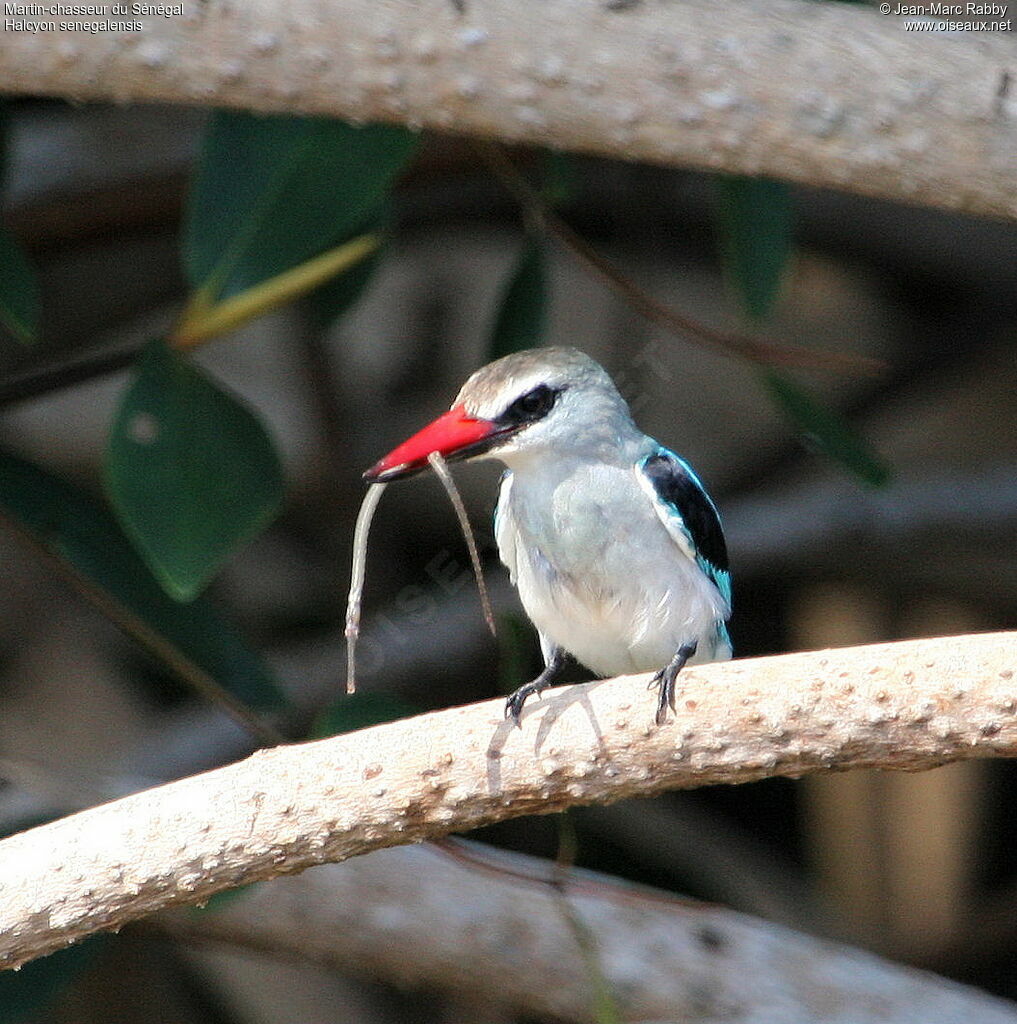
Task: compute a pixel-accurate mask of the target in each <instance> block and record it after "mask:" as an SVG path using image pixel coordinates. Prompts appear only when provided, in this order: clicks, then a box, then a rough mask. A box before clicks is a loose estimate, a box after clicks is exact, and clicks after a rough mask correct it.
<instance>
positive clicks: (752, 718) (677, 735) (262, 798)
mask: <svg viewBox="0 0 1017 1024" xmlns="http://www.w3.org/2000/svg"><path fill="white" fill-rule="evenodd" d="M1015 661H1017V634H1014V633H995V634H981V635H975V636H966V637H947V638H943V639H936V640H915V641H906V642H901V643H895V644H875V645H871V646H866V647H855V648H845V649H841V650H834V651H821V652H813V653H804V654H788V655H780V656H776V657H769V658H756V659H747V660H743V661H734V662H728V663H723V664H716V665H707V666H703V667H698V666H697V667H696V668H694V669H686V670H685V671H684V672H683V673H682V676H681V682H682V692H681V694H680V695H679V700H678V714H677V716H676V717H675V718H674V719H672V720H670V721H668V722H667V723H666V724H665V725H664V726H663V727H660V728H658V727H656V726H654V724H653V707H652V703H653V702H652V700H651V699H650V698H649V696H648V695H647V693H646V681H647V677H646V676H628V677H623V678H620V679H617V680H611V681H604V682H596V683H592V684H588V685H583V686H571V687H564V688H560V689H557V690H554V691H551V692H549V694H548V696H547V697H546V698H545V699H544V700H542V701H536V702H534V703H533V705H532V706H531V707H530V708H528V709H527V712H526V714H524V716H523V722H522V728H521V729H515V728H514V727H513V726H512V725H511V724H509V723H507V722H506V721H505V719H504V716H503V703H502V701H500V700H495V701H486V702H483V703H480V704H474V705H470V706H467V707H461V708H451V709H449V710H446V711H438V712H434V713H432V714H429V715H423V716H420V717H418V718H414V719H409V720H404V721H401V722H394V723H391V724H388V725H384V726H378V727H375V728H373V729H365V730H362V731H360V732H356V733H350V734H348V735H345V736H340V737H336V738H334V739H329V740H320V741H317V742H313V743H306V744H301V745H295V746H288V747H276V748H274V749H271V750H262V751H259V752H258V753H256V754H254V755H253V756H252V757H250V758H248V759H246V760H244V761H241V762H238V763H237V764H233V765H230V766H228V767H225V768H220V769H217V770H215V771H212V772H208V773H205V774H203V775H197V776H194V777H192V778H189V779H184V780H182V781H179V782H174V783H171V784H169V785H166V786H162V787H159V788H157V789H153V790H149V791H147V792H143V793H138V794H135V795H133V796H130V797H127V798H125V799H123V800H118V801H115V802H113V803H110V804H106V805H104V806H101V807H96V808H92V809H91V810H88V811H84V812H82V813H80V814H75V815H72V816H70V817H68V818H64V819H62V820H60V821H57V822H54V823H52V824H50V825H45V826H43V827H41V828H37V829H33V830H31V831H29V832H25V833H22V834H21V835H18V836H14V837H12V838H10V839H7V840H5V841H4V842H3V843H0V965H3V966H5V967H13V966H16V965H18V964H21V963H24V962H26V961H27V960H30V959H32V958H33V957H35V956H39V955H41V954H43V953H48V952H51V951H53V950H55V949H58V948H60V947H61V946H63V945H65V944H67V943H69V942H73V941H75V940H76V939H80V938H82V937H84V936H85V935H88V934H90V933H92V932H94V931H99V930H102V929H109V928H116V927H119V926H120V925H122V924H124V923H126V922H127V921H131V920H134V919H136V918H139V917H142V916H144V915H145V914H149V913H151V912H152V911H154V910H159V909H162V908H163V907H167V906H171V905H173V904H178V903H195V902H200V901H202V900H206V899H208V897H209V896H211V895H212V894H213V893H216V892H219V891H221V890H223V889H227V888H230V887H233V886H237V885H241V884H243V883H246V882H252V881H257V880H259V879H264V878H270V877H273V876H275V875H281V874H287V873H292V872H296V871H302V870H303V869H305V868H307V867H311V866H312V865H315V864H320V863H322V862H325V861H341V860H345V859H346V858H348V857H352V856H356V855H357V854H361V853H367V852H369V851H370V850H376V849H380V848H382V847H386V846H396V845H401V844H404V843H412V842H416V841H418V840H421V839H426V838H431V837H435V836H439V835H445V834H447V833H449V832H460V831H465V830H468V829H472V828H476V827H477V826H480V825H484V824H488V823H491V822H495V821H501V820H504V819H506V818H511V817H518V816H520V815H525V814H547V813H551V812H554V811H559V810H562V809H563V808H565V807H569V806H572V805H574V804H587V803H595V802H607V801H610V800H617V799H621V798H622V797H628V796H636V795H646V794H650V793H658V792H661V791H662V790H665V789H673V788H683V787H684V788H691V787H695V786H703V785H709V784H714V783H722V782H723V783H733V782H747V781H751V780H754V779H760V778H764V777H767V776H775V775H780V776H792V777H797V776H800V775H803V774H805V773H808V772H815V771H821V770H824V769H830V768H850V767H862V766H879V767H884V768H903V769H909V770H915V769H920V768H930V767H933V766H935V765H940V764H945V763H947V762H949V761H955V760H961V759H964V758H971V757H999V756H1013V755H1015V754H1017V688H1015V685H1014V679H1013V673H1014V662H1015Z"/></svg>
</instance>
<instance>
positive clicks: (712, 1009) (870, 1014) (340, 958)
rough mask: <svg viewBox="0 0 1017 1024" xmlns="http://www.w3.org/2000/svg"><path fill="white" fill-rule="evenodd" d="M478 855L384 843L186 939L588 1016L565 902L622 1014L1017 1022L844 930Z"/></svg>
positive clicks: (284, 886) (566, 1015) (1015, 1015)
mask: <svg viewBox="0 0 1017 1024" xmlns="http://www.w3.org/2000/svg"><path fill="white" fill-rule="evenodd" d="M499 862H501V866H502V867H503V868H504V870H505V871H506V872H520V873H523V874H530V875H532V876H533V878H534V879H535V880H532V881H528V880H525V879H523V878H519V877H509V876H508V875H507V874H498V873H493V872H489V871H481V870H477V868H476V867H474V866H472V865H469V864H462V863H458V862H457V861H455V860H452V859H451V858H450V857H449V856H448V855H447V854H445V853H443V852H441V851H439V850H437V849H436V848H434V847H431V846H424V847H404V848H402V849H397V850H384V851H381V852H379V853H378V854H376V855H374V856H371V857H361V858H358V859H357V860H354V861H350V862H349V863H347V864H339V865H329V866H328V867H326V868H323V869H321V870H319V871H311V872H308V873H307V874H304V875H301V876H300V877H299V878H285V879H276V880H275V881H272V882H269V883H266V884H265V885H260V886H257V887H256V888H255V889H253V890H251V891H250V892H249V893H247V894H245V896H244V897H243V898H242V899H239V900H237V901H234V902H232V903H230V904H227V905H226V906H225V907H223V908H222V909H220V910H216V911H215V912H214V913H209V914H206V915H201V916H199V917H196V916H195V915H194V914H179V915H177V914H174V915H173V916H172V917H171V918H163V919H162V920H161V921H160V924H162V925H163V926H164V927H167V928H169V929H170V931H171V932H172V933H173V934H177V935H180V936H182V937H184V938H189V939H192V940H194V939H205V940H223V941H226V942H228V943H230V944H231V945H233V944H239V945H240V946H246V947H248V948H253V949H261V950H266V951H270V952H272V953H275V954H279V955H284V956H285V955H296V956H299V957H300V958H301V959H304V960H312V961H316V962H319V963H322V964H326V965H329V966H335V967H338V968H339V969H341V970H343V971H345V972H348V973H351V974H354V975H356V976H358V977H365V976H366V977H370V978H376V979H380V980H384V981H387V982H389V983H394V984H396V985H399V986H400V987H403V988H407V987H408V988H416V989H426V990H428V991H434V990H439V991H442V990H444V991H450V992H456V993H460V994H465V995H474V996H476V997H478V998H481V999H483V1000H484V1001H485V1002H487V1003H489V1004H490V1003H493V1004H495V1005H503V1006H507V1007H510V1008H511V1009H513V1010H515V1011H522V1012H524V1013H526V1014H529V1015H532V1016H535V1017H540V1018H541V1019H544V1018H547V1017H552V1018H554V1019H555V1020H564V1021H575V1022H577V1024H579V1022H581V1024H587V1022H589V1024H593V1022H594V1021H595V1020H596V1019H597V1017H596V1015H595V1013H594V1007H593V993H594V991H595V988H594V985H593V983H592V980H591V978H590V973H589V967H588V965H587V963H586V962H585V961H584V958H583V956H582V954H581V952H580V950H579V948H578V946H577V942H576V936H575V932H574V930H573V929H571V928H570V926H569V923H568V918H567V914H568V913H571V914H573V915H575V916H577V917H578V918H579V919H580V920H581V921H582V923H583V924H584V925H585V929H586V932H587V933H588V934H589V935H590V936H592V937H593V941H594V942H595V950H596V959H597V965H598V968H599V970H600V971H601V973H602V975H603V978H604V980H605V981H606V982H607V984H608V986H609V987H610V990H611V993H612V996H613V997H614V999H615V1001H616V1003H617V1006H618V1009H619V1011H620V1014H621V1017H622V1019H623V1020H631V1021H695V1022H697V1024H732V1022H737V1024H815V1022H816V1021H822V1022H823V1024H932V1022H935V1024H968V1022H969V1021H978V1022H979V1024H1015V1022H1017V1006H1014V1005H1013V1004H1011V1003H1007V1002H1004V1001H1003V1000H1000V999H995V998H993V997H991V996H987V995H985V994H984V993H982V992H978V991H976V990H975V989H970V988H967V987H965V986H963V985H958V984H956V983H954V982H950V981H946V980H944V979H943V978H939V977H936V976H935V975H932V974H928V973H926V972H924V971H918V970H914V969H913V968H906V967H900V966H897V965H894V964H890V963H888V962H887V961H885V960H883V959H881V958H879V957H877V956H874V955H873V954H871V953H863V952H861V951H860V950H857V949H851V948H849V947H847V946H843V945H841V944H839V943H835V942H828V941H825V940H822V939H816V938H811V937H809V936H807V935H802V934H800V933H798V932H794V931H791V930H790V929H788V928H782V927H780V926H779V925H775V924H771V923H768V922H765V921H761V920H758V919H755V918H751V917H747V916H745V915H744V914H738V913H735V912H733V911H730V910H724V909H722V908H719V907H713V906H707V905H705V904H702V903H697V902H694V901H692V900H679V899H670V898H667V897H665V896H663V895H658V894H656V893H653V892H651V891H648V890H645V889H639V888H635V887H631V888H630V887H625V886H622V885H619V884H618V883H617V882H612V881H611V880H610V879H606V878H604V877H602V876H596V875H591V874H589V873H587V872H577V873H575V874H573V875H571V876H570V880H569V883H568V885H567V886H566V889H565V892H566V894H567V895H566V896H565V898H566V899H567V900H568V903H569V907H568V909H566V908H565V907H564V906H563V903H562V899H563V897H562V896H561V895H560V894H559V893H558V892H557V891H556V890H554V889H552V888H551V887H550V886H548V885H546V884H541V883H540V881H537V880H536V879H541V878H544V877H546V874H547V864H546V862H541V861H535V860H531V859H530V858H524V857H519V856H512V857H498V858H495V863H496V864H497V863H499Z"/></svg>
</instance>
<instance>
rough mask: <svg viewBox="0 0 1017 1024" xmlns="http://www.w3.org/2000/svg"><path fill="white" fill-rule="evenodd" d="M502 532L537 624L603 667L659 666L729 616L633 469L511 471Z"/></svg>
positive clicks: (503, 547) (614, 670) (615, 670)
mask: <svg viewBox="0 0 1017 1024" xmlns="http://www.w3.org/2000/svg"><path fill="white" fill-rule="evenodd" d="M497 534H498V545H499V549H500V551H501V555H502V560H503V561H504V562H505V564H506V565H507V566H508V567H509V570H510V571H511V573H512V577H513V581H514V582H515V584H516V587H517V588H518V590H519V597H520V600H521V601H522V603H523V607H524V608H525V609H526V612H527V614H528V615H529V617H530V618H531V619H532V620H533V623H534V625H535V626H536V627H537V628H538V629H539V630H540V631H541V632H542V633H543V634H544V635H545V636H547V637H549V638H550V639H551V640H553V641H554V642H555V643H556V644H558V645H559V646H561V647H563V648H565V650H567V651H569V652H570V653H572V654H574V655H575V656H576V657H577V658H578V659H579V661H581V662H582V663H583V664H585V665H586V666H587V667H589V668H591V669H593V670H594V671H595V672H598V673H599V674H601V675H614V674H619V673H621V672H630V671H645V670H649V669H653V668H659V667H661V666H662V665H664V664H666V663H667V661H668V660H669V659H670V657H671V655H672V654H673V653H674V651H675V649H676V648H677V646H678V645H679V644H681V643H684V642H687V641H688V640H690V639H693V638H697V637H700V636H703V635H707V634H711V633H712V631H713V630H714V623H715V622H716V620H717V619H718V617H721V616H720V613H719V611H718V607H719V606H718V601H720V600H721V599H720V598H719V596H718V595H717V594H716V591H715V588H714V587H713V586H712V584H710V583H709V582H708V581H707V580H706V578H705V577H704V576H703V574H702V573H701V572H700V570H699V568H698V567H697V565H696V563H695V562H694V561H692V560H691V559H690V558H689V557H688V555H687V554H686V553H685V552H683V551H682V549H681V548H680V547H679V546H678V545H676V544H675V543H674V541H673V540H672V538H671V537H670V536H669V535H668V533H667V531H666V530H665V528H664V527H663V525H662V524H661V523H660V520H659V519H658V518H657V515H656V513H655V512H654V510H653V506H652V505H651V503H650V502H649V501H648V500H647V498H646V495H645V493H644V492H643V490H642V489H641V488H640V487H639V484H638V482H637V480H636V477H635V474H634V472H633V471H632V470H628V471H626V470H625V469H624V468H618V467H610V466H596V467H590V468H587V469H583V470H580V471H577V472H575V473H572V474H568V475H561V476H559V477H557V478H551V479H548V478H547V477H546V475H545V476H544V477H543V478H538V479H535V480H532V481H529V480H525V479H523V480H520V478H519V476H518V475H516V476H514V477H513V478H507V479H506V483H505V484H504V485H503V488H502V493H501V497H500V500H499V504H498V515H497ZM706 653H707V651H706V647H705V645H704V654H706Z"/></svg>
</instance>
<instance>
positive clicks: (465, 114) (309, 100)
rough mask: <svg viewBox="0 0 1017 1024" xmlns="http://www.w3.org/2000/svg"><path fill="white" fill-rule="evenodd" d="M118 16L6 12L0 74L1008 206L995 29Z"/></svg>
mask: <svg viewBox="0 0 1017 1024" xmlns="http://www.w3.org/2000/svg"><path fill="white" fill-rule="evenodd" d="M22 20H24V19H22ZM29 20H32V21H35V22H45V21H47V20H48V19H46V18H45V17H35V18H32V19H29ZM60 20H61V19H57V20H56V21H54V22H53V24H54V25H58V24H59V23H60ZM62 20H64V21H67V20H75V19H62ZM77 20H81V21H92V22H95V21H101V20H103V19H98V18H91V19H88V18H85V19H77ZM107 20H110V19H107ZM112 20H117V19H115V18H114V19H112ZM121 20H124V19H121ZM130 20H137V22H138V23H139V24H141V25H142V26H143V27H142V28H141V29H140V30H139V31H134V32H113V31H104V32H81V31H79V32H72V31H67V30H63V31H61V30H59V29H54V30H53V31H35V32H29V31H11V30H6V31H5V32H4V36H3V46H2V47H0V91H8V92H13V93H27V94H45V95H57V96H64V97H67V98H69V99H78V100H82V99H104V100H115V101H117V102H138V101H154V100H158V101H167V102H173V103H196V104H201V105H204V106H220V107H244V108H249V109H253V110H262V111H287V112H291V113H297V112H302V113H317V114H331V115H336V116H339V117H343V118H348V119H353V120H358V121H369V120H380V121H394V122H398V123H401V124H405V125H409V126H411V127H428V128H435V129H438V130H442V131H449V130H452V131H456V132H462V133H465V134H470V135H477V136H482V137H485V138H496V139H503V140H506V141H519V142H529V143H539V144H552V145H554V146H557V147H560V148H563V149H570V150H578V151H585V152H591V153H600V154H605V155H609V156H615V157H623V158H626V159H634V160H645V161H651V162H658V163H663V164H671V165H677V166H688V167H698V168H707V169H713V170H722V171H726V172H730V173H740V174H751V175H757V174H758V175H769V176H772V177H777V178H784V179H787V180H790V181H796V182H803V183H807V184H811V185H819V186H828V187H833V188H841V189H846V190H849V191H854V192H859V193H863V194H866V195H871V196H880V197H885V198H891V199H897V200H903V201H906V202H913V203H920V204H924V205H930V206H938V207H948V208H952V209H955V210H963V211H968V212H971V213H979V214H988V215H994V216H998V217H1008V218H1014V217H1017V161H1015V160H1014V159H1013V155H1014V153H1015V152H1017V83H1015V79H1017V50H1015V45H1014V36H1013V35H1012V34H1010V33H989V32H964V33H956V34H953V35H944V34H942V33H936V32H910V31H907V30H906V27H905V24H906V21H907V19H905V18H902V17H898V16H894V15H888V16H881V15H880V14H878V13H877V12H876V11H875V10H873V9H867V8H865V9H863V8H859V7H856V6H853V5H852V6H849V5H842V4H836V3H803V2H800V0H743V2H740V3H738V4H731V3H728V2H727V0H683V2H681V3H673V2H672V3H650V2H642V3H640V2H639V0H635V2H631V3H626V2H622V3H618V2H611V0H541V2H540V3H519V2H517V0H483V2H474V0H466V2H465V4H458V3H455V2H453V0H425V2H418V0H343V2H342V3H335V2H329V0H289V2H288V3H286V4H285V5H279V4H278V3H277V2H276V0H249V2H247V3H243V4H233V3H208V2H205V0H184V2H183V14H181V15H177V16H170V17H160V16H157V15H152V16H143V17H141V18H138V19H133V18H131V19H130Z"/></svg>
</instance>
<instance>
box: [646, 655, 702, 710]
mask: <svg viewBox="0 0 1017 1024" xmlns="http://www.w3.org/2000/svg"><path fill="white" fill-rule="evenodd" d="M697 646H698V644H697V642H696V641H692V642H691V643H687V644H682V646H681V647H679V648H678V650H677V651H676V652H675V656H674V657H673V658H672V659H671V661H670V662H669V663H668V664H667V665H665V666H664V667H663V668H662V669H661V670H660V671H659V672H657V673H656V674H655V675H654V676H653V678H652V679H651V680H650V685H649V686H648V687H647V689H653V688H654V687H659V688H660V693H659V696H658V698H657V714H656V716H655V718H654V720H655V721H656V723H657V725H663V724H664V723H665V722H666V721H667V709H668V708H670V709H671V710H672V711H675V710H676V709H675V680H676V679H677V678H678V673H679V672H681V670H682V669H683V668H684V667H685V663H686V662H687V661H688V660H689V658H691V657H692V655H693V654H695V653H696V647H697Z"/></svg>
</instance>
